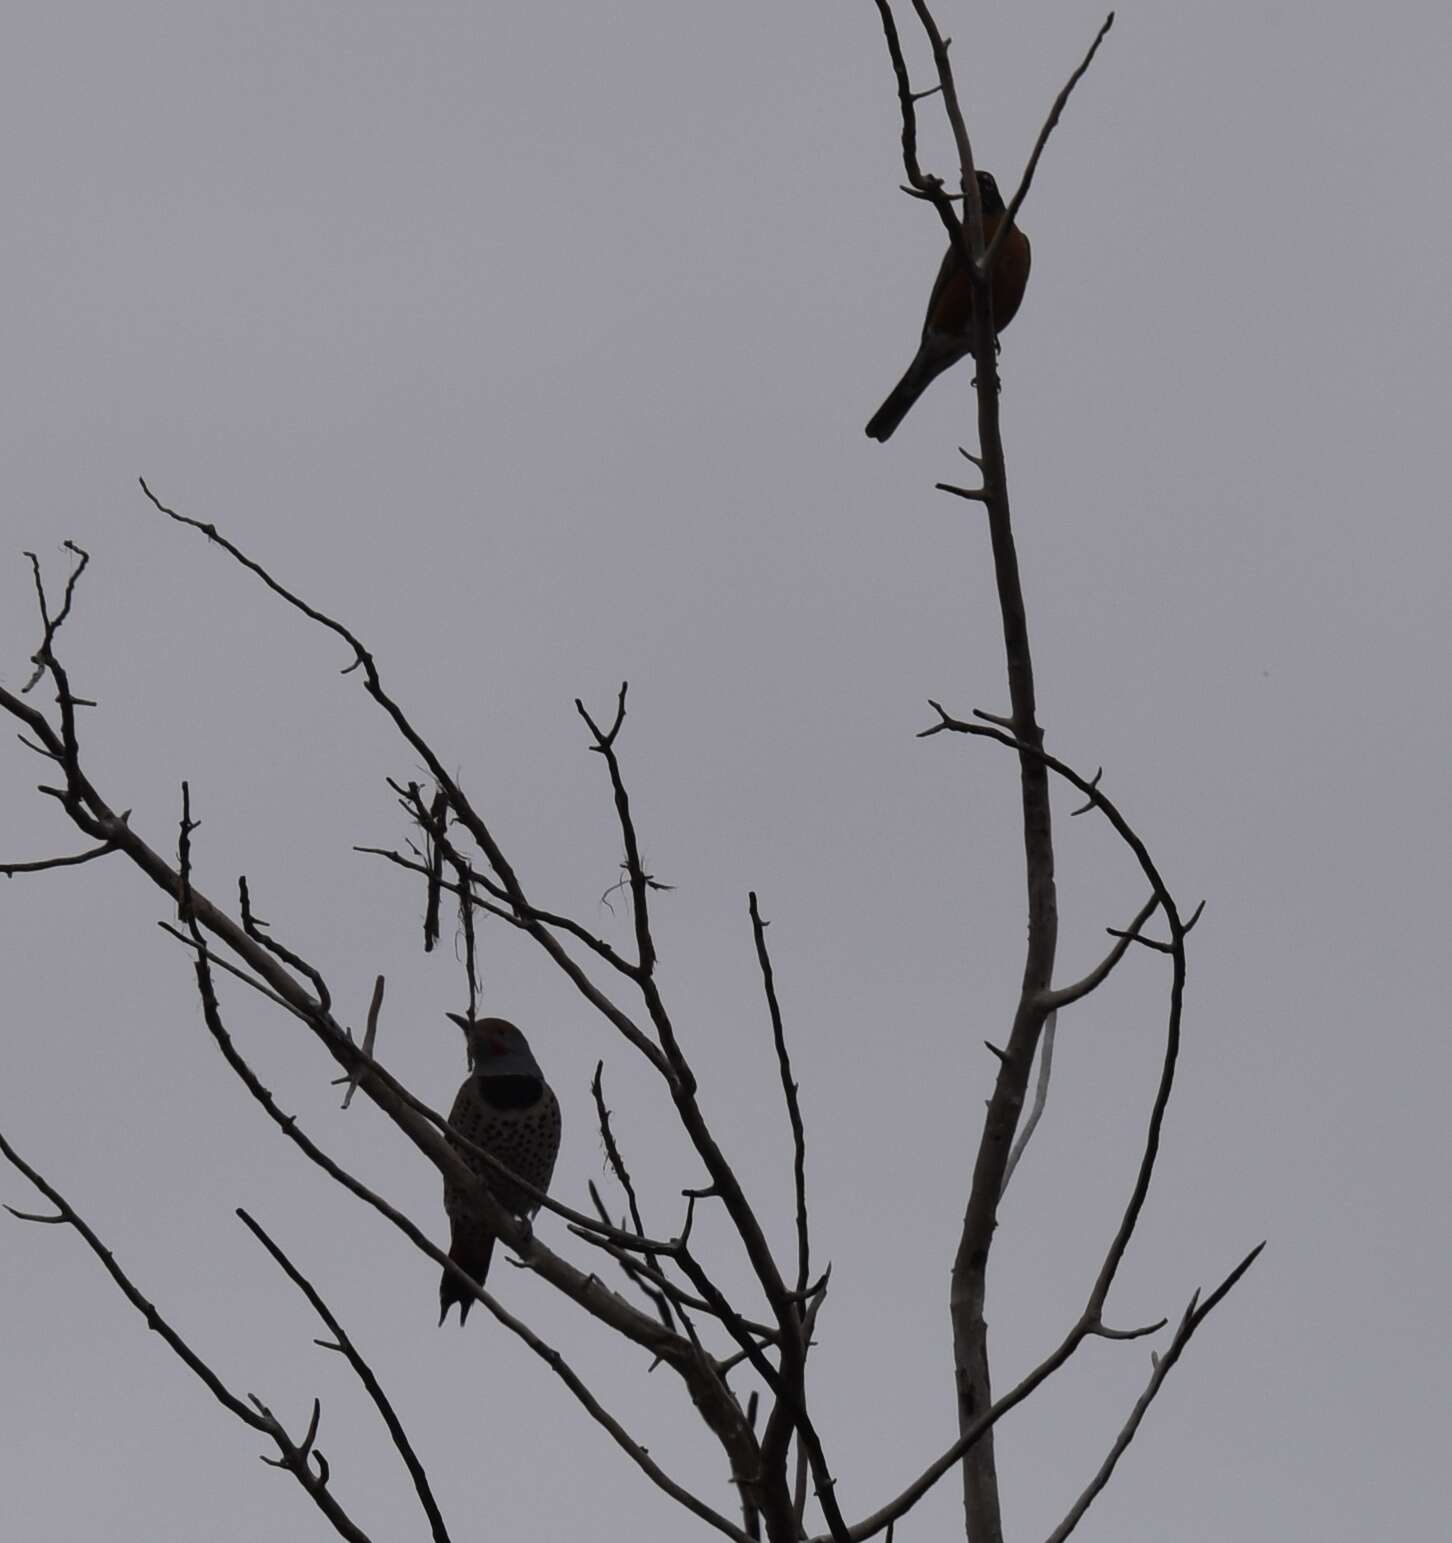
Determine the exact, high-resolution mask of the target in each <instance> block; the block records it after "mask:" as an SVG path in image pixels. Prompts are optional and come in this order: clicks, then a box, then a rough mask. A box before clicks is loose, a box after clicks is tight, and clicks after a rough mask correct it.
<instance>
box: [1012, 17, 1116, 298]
mask: <svg viewBox="0 0 1452 1543" xmlns="http://www.w3.org/2000/svg"><path fill="white" fill-rule="evenodd" d="M1113 25H1114V12H1113V11H1111V12H1110V13H1109V15H1108V16H1106V17H1105V18H1104V25H1103V26H1102V27H1100V29H1099V31H1098V32H1097V33H1096V34H1095V37H1094V41H1093V42H1092V43H1091V44H1090V45H1089V52H1088V53H1087V54H1085V55H1084V58H1083V61H1082V63H1081V64H1080V65H1079V68H1078V69H1077V70H1075V71H1074V73H1073V74H1072V75H1071V76H1070V77H1069V79H1068V81H1067V82H1066V84H1065V86H1064V89H1063V90H1062V91H1061V92H1060V93H1059V94H1058V96H1056V97H1055V98H1054V105H1053V106H1052V107H1051V108H1050V109H1049V116H1048V117H1047V118H1046V119H1045V120H1044V126H1043V128H1041V129H1040V130H1039V137H1038V139H1037V140H1036V141H1035V143H1034V149H1033V154H1032V155H1030V156H1029V159H1028V165H1027V166H1025V167H1024V169H1023V177H1022V179H1021V180H1020V182H1019V185H1018V191H1017V192H1015V193H1014V195H1013V197H1012V198H1011V199H1010V200H1009V202H1008V212H1007V213H1006V214H1005V215H1004V217H1003V220H1002V221H1001V223H1000V224H999V227H998V231H997V233H996V234H995V235H994V238H993V241H992V243H991V244H990V246H989V248H988V250H987V251H986V252H985V253H984V254H983V264H984V267H985V268H987V269H990V270H991V269H992V266H993V259H994V256H995V255H996V253H997V250H998V245H999V242H1000V241H1001V240H1002V239H1003V234H1004V232H1005V231H1007V230H1008V228H1009V227H1010V226H1011V225H1012V224H1013V222H1014V221H1015V220H1016V219H1017V218H1018V211H1019V209H1020V208H1021V207H1022V205H1023V201H1024V199H1025V198H1027V197H1028V190H1029V188H1030V186H1031V185H1032V183H1033V180H1034V173H1035V172H1036V171H1037V170H1038V167H1039V157H1040V156H1041V155H1042V154H1043V153H1044V146H1045V145H1046V144H1048V142H1049V135H1050V134H1052V133H1053V132H1054V129H1055V128H1056V127H1057V126H1058V122H1059V119H1060V118H1061V117H1062V116H1063V112H1064V108H1065V107H1066V106H1067V105H1068V101H1069V97H1070V96H1071V95H1072V94H1073V91H1074V87H1075V86H1077V85H1078V84H1079V82H1080V81H1081V80H1082V79H1083V78H1084V75H1085V72H1086V71H1087V70H1088V68H1089V66H1090V65H1091V64H1093V62H1094V55H1095V54H1097V53H1098V52H1099V45H1100V44H1101V43H1102V42H1103V41H1104V39H1105V37H1106V35H1107V34H1108V32H1109V29H1110V28H1111V27H1112V26H1113Z"/></svg>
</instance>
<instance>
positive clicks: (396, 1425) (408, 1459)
mask: <svg viewBox="0 0 1452 1543" xmlns="http://www.w3.org/2000/svg"><path fill="white" fill-rule="evenodd" d="M380 979H381V977H380ZM237 1215H238V1216H239V1217H240V1218H241V1219H242V1222H243V1224H244V1225H245V1226H246V1227H247V1228H248V1230H249V1231H251V1232H252V1234H253V1235H254V1236H255V1237H256V1238H257V1240H258V1241H259V1242H260V1243H261V1244H262V1246H263V1247H264V1248H265V1249H266V1250H267V1252H268V1253H269V1254H271V1255H272V1257H273V1258H274V1259H275V1260H276V1261H277V1263H278V1264H279V1265H280V1266H281V1267H282V1270H283V1273H284V1274H285V1275H286V1276H287V1278H288V1279H289V1280H290V1281H292V1283H293V1284H294V1285H295V1286H296V1287H297V1288H298V1289H299V1290H300V1291H301V1292H302V1293H303V1295H304V1296H305V1297H306V1298H307V1299H308V1301H309V1302H310V1303H311V1304H312V1307H313V1311H314V1312H316V1313H317V1315H318V1316H319V1317H320V1318H321V1319H322V1320H323V1322H324V1323H325V1324H327V1326H328V1328H329V1330H330V1331H331V1333H332V1335H333V1339H334V1341H335V1343H334V1344H333V1346H332V1348H333V1349H335V1350H339V1351H341V1352H342V1353H343V1355H345V1356H346V1357H347V1358H348V1364H349V1365H350V1366H351V1367H352V1368H353V1370H354V1371H355V1372H356V1373H357V1374H358V1380H359V1381H360V1382H361V1383H362V1384H363V1386H364V1387H365V1388H366V1389H367V1391H368V1396H369V1398H371V1399H372V1400H373V1403H374V1405H375V1407H376V1408H377V1410H378V1413H379V1414H380V1415H381V1416H382V1417H383V1423H384V1425H386V1426H387V1427H388V1434H389V1436H390V1438H391V1439H392V1441H393V1445H394V1446H395V1447H396V1448H397V1450H398V1455H399V1456H400V1457H401V1458H402V1459H403V1463H404V1467H406V1468H407V1469H408V1473H409V1477H410V1478H411V1479H412V1480H413V1487H414V1491H415V1493H416V1494H417V1495H418V1500H419V1505H420V1506H422V1507H423V1511H424V1515H425V1516H427V1517H428V1520H429V1529H430V1531H431V1532H432V1533H433V1536H434V1543H449V1530H448V1528H447V1527H446V1526H445V1525H444V1519H443V1516H442V1515H441V1514H440V1512H439V1508H438V1504H437V1502H436V1501H435V1500H434V1493H433V1490H432V1489H431V1488H430V1486H429V1479H428V1474H427V1473H425V1472H424V1466H423V1464H422V1463H421V1462H420V1461H419V1458H418V1454H417V1453H416V1452H415V1451H414V1449H413V1445H412V1443H411V1442H410V1441H409V1439H408V1433H407V1431H405V1430H404V1428H403V1422H402V1421H401V1420H400V1419H399V1418H398V1415H397V1413H396V1412H395V1410H394V1408H393V1405H392V1404H391V1403H390V1402H389V1400H388V1395H387V1394H386V1393H385V1392H384V1391H383V1387H382V1384H381V1383H380V1382H379V1381H378V1378H377V1377H376V1376H375V1375H374V1372H373V1368H372V1367H371V1366H369V1364H368V1363H367V1361H365V1360H364V1359H363V1356H362V1355H361V1354H360V1353H359V1351H358V1348H357V1346H355V1345H354V1343H353V1341H352V1340H351V1339H350V1338H349V1337H348V1334H347V1332H346V1331H345V1330H344V1328H343V1326H342V1324H340V1323H339V1322H338V1320H337V1318H336V1317H334V1315H333V1313H332V1311H331V1310H330V1309H329V1307H328V1305H327V1303H326V1302H324V1301H323V1299H322V1297H321V1296H320V1295H319V1294H318V1292H317V1291H316V1290H315V1289H314V1287H313V1285H312V1283H311V1282H310V1281H309V1280H308V1279H307V1278H306V1277H305V1276H304V1275H303V1274H302V1272H301V1271H300V1270H299V1269H298V1268H297V1266H296V1265H294V1264H293V1262H292V1261H291V1260H290V1259H289V1258H288V1257H287V1255H286V1254H285V1253H283V1251H282V1249H281V1248H280V1247H279V1246H278V1245H277V1244H276V1243H275V1242H273V1240H272V1239H271V1238H270V1237H269V1236H268V1235H267V1233H266V1232H265V1231H264V1230H263V1228H262V1226H261V1224H260V1223H258V1222H256V1221H254V1220H253V1218H252V1217H251V1216H249V1215H248V1214H247V1212H246V1211H244V1210H243V1209H242V1208H241V1207H240V1206H239V1207H238V1208H237ZM315 1433H316V1427H314V1431H313V1432H312V1433H311V1434H315ZM303 1445H304V1447H305V1448H306V1447H309V1446H311V1445H312V1442H311V1439H309V1440H308V1441H305V1442H304V1443H303Z"/></svg>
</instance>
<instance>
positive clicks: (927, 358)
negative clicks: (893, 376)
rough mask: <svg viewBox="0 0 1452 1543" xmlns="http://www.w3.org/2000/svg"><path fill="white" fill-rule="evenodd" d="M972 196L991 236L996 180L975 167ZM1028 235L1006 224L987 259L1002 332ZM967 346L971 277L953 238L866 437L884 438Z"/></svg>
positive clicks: (1013, 305)
mask: <svg viewBox="0 0 1452 1543" xmlns="http://www.w3.org/2000/svg"><path fill="white" fill-rule="evenodd" d="M978 196H979V198H980V199H981V201H982V203H983V239H984V241H985V242H988V241H992V240H993V237H994V233H995V232H996V231H997V230H998V227H999V225H1000V224H1002V222H1003V217H1004V214H1005V213H1006V212H1007V211H1006V210H1005V208H1004V203H1003V198H1002V196H1001V195H1000V194H999V191H998V184H997V183H996V182H995V181H994V180H993V178H992V177H991V176H990V175H989V174H988V173H987V172H986V171H980V172H979V173H978ZM1029 261H1030V253H1029V239H1028V237H1027V236H1026V235H1024V233H1023V232H1022V231H1021V230H1020V229H1019V228H1018V226H1017V225H1011V226H1010V227H1009V229H1008V232H1007V234H1006V235H1005V236H1004V238H1003V243H1002V245H1000V247H999V248H998V252H997V255H996V256H995V257H994V259H993V324H994V326H995V327H996V328H997V329H998V331H1000V332H1002V331H1003V329H1004V328H1005V327H1006V326H1007V325H1008V324H1009V322H1011V321H1012V320H1013V318H1014V314H1015V313H1016V312H1017V310H1018V307H1019V302H1020V301H1021V300H1022V299H1023V292H1024V286H1025V285H1026V284H1027V283H1028V276H1029ZM972 352H973V283H972V280H971V279H970V278H969V276H968V264H967V261H966V259H965V258H964V256H963V254H962V252H961V251H960V250H959V248H958V244H957V242H954V243H953V245H952V246H950V247H949V248H948V251H947V255H946V256H945V257H944V258H943V262H942V266H941V267H940V268H939V269H938V277H937V279H936V281H935V282H934V284H933V292H932V294H931V295H930V296H929V297H928V314H927V317H926V318H925V319H924V321H923V340H922V342H921V343H919V344H918V351H917V353H916V354H914V355H913V362H912V363H911V364H910V365H908V367H907V374H906V375H904V376H903V378H902V379H901V380H900V381H898V383H897V385H895V386H894V387H893V388H892V391H891V393H890V395H889V396H888V399H887V400H886V401H885V402H884V403H883V404H882V406H881V407H879V408H878V409H877V411H876V412H875V413H873V415H872V421H871V422H870V423H869V424H868V425H867V436H868V438H869V439H877V440H886V439H889V438H890V437H891V435H892V432H893V430H894V429H895V428H896V427H897V426H898V424H900V423H901V422H902V420H903V419H904V418H905V417H906V416H907V413H908V409H909V408H911V407H912V405H913V403H914V402H916V401H917V399H918V398H919V397H920V396H921V395H922V394H923V392H924V391H926V390H927V389H928V387H929V386H930V385H931V384H932V383H933V382H934V381H935V380H936V379H937V378H938V376H939V375H941V374H942V373H943V371H944V370H946V369H947V368H948V366H949V365H951V364H957V362H958V361H959V360H960V359H962V358H963V357H964V356H965V355H967V354H971V353H972Z"/></svg>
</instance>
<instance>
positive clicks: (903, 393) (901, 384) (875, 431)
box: [867, 348, 961, 443]
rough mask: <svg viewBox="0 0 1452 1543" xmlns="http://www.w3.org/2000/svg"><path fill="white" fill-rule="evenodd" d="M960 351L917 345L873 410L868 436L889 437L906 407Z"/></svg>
mask: <svg viewBox="0 0 1452 1543" xmlns="http://www.w3.org/2000/svg"><path fill="white" fill-rule="evenodd" d="M960 357H961V355H960V354H955V353H943V352H938V351H934V352H929V350H928V349H927V348H920V349H919V350H918V352H917V355H916V357H915V358H914V359H913V362H912V363H911V364H910V365H908V367H907V373H906V374H905V375H904V376H903V378H902V379H901V380H900V381H898V383H897V385H895V386H894V387H893V388H892V390H891V392H889V393H888V398H887V400H886V401H885V402H884V403H883V404H882V406H881V407H879V408H878V409H877V411H876V412H875V413H873V415H872V418H871V421H870V422H869V423H868V425H867V437H868V438H869V439H876V440H880V441H882V442H884V443H885V442H886V441H887V440H889V439H891V438H892V433H893V430H894V429H896V428H897V426H898V424H900V423H901V422H902V420H903V419H904V418H906V417H907V415H908V410H909V408H911V407H912V405H913V403H914V402H916V401H917V399H918V398H919V397H920V396H921V395H922V394H923V392H924V391H926V390H927V389H928V387H929V386H930V385H932V383H933V382H934V381H935V380H936V379H937V378H938V376H939V375H941V374H942V373H943V371H944V370H946V369H947V368H948V366H949V365H950V364H952V363H953V362H954V361H955V360H956V359H958V358H960Z"/></svg>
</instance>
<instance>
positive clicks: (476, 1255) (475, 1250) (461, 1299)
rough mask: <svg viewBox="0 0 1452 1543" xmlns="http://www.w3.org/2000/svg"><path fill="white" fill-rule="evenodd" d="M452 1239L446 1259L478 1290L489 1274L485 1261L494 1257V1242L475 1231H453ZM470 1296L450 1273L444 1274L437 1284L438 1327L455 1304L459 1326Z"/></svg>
mask: <svg viewBox="0 0 1452 1543" xmlns="http://www.w3.org/2000/svg"><path fill="white" fill-rule="evenodd" d="M453 1234H454V1235H453V1238H452V1240H451V1241H450V1243H449V1258H450V1259H452V1260H453V1261H454V1263H455V1264H456V1265H458V1266H459V1268H460V1269H461V1270H465V1271H467V1272H468V1273H469V1274H470V1275H472V1276H473V1277H474V1279H475V1280H476V1281H478V1282H479V1284H480V1285H481V1286H482V1285H483V1284H484V1277H485V1276H486V1275H488V1273H489V1260H490V1258H491V1256H492V1255H493V1253H494V1239H493V1237H492V1236H490V1234H488V1233H486V1232H483V1231H481V1230H480V1229H479V1228H478V1227H465V1228H461V1227H457V1226H456V1227H455V1228H454V1229H453ZM474 1300H475V1299H474V1296H473V1294H472V1293H471V1292H468V1291H466V1290H465V1289H464V1286H463V1284H462V1283H461V1282H460V1281H458V1280H457V1279H456V1278H455V1277H454V1274H453V1272H452V1271H450V1270H445V1271H444V1278H443V1279H442V1280H441V1281H440V1282H439V1324H440V1326H441V1327H442V1325H443V1321H444V1319H445V1318H447V1317H448V1316H449V1309H450V1308H451V1307H452V1306H453V1305H454V1303H455V1302H457V1303H458V1304H459V1322H460V1324H462V1323H463V1322H464V1320H465V1319H466V1318H467V1317H468V1316H469V1309H470V1308H471V1307H472V1306H473V1305H474Z"/></svg>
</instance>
